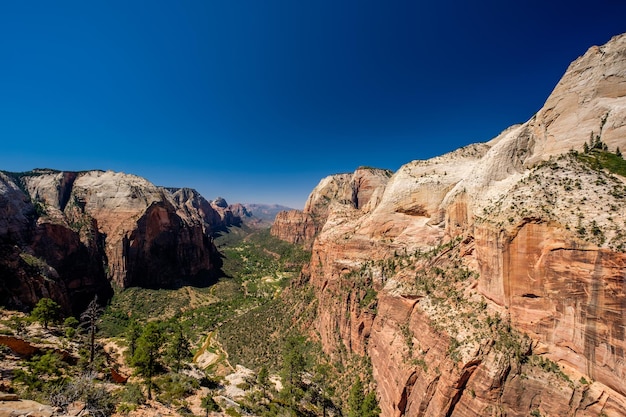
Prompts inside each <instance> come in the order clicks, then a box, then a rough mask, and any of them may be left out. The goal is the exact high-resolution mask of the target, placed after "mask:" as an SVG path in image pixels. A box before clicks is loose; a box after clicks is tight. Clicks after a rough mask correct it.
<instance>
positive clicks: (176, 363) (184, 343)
mask: <svg viewBox="0 0 626 417" xmlns="http://www.w3.org/2000/svg"><path fill="white" fill-rule="evenodd" d="M173 326H174V329H173V333H174V334H173V335H172V338H171V341H170V343H169V345H168V347H167V357H168V359H169V360H170V361H171V363H172V368H173V369H174V371H175V372H178V371H180V369H181V364H182V361H183V360H185V359H189V358H191V344H190V343H189V340H187V338H186V337H185V335H184V334H183V328H182V326H181V325H180V324H179V323H175V324H174V325H173Z"/></svg>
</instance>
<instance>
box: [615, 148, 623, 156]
mask: <svg viewBox="0 0 626 417" xmlns="http://www.w3.org/2000/svg"><path fill="white" fill-rule="evenodd" d="M615 155H617V156H619V157H620V158H622V151H620V150H619V146H618V147H617V149H615Z"/></svg>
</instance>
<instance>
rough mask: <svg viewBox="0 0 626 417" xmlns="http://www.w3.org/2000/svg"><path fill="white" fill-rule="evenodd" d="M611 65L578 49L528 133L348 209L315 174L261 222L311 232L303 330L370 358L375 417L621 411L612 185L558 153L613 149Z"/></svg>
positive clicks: (625, 206)
mask: <svg viewBox="0 0 626 417" xmlns="http://www.w3.org/2000/svg"><path fill="white" fill-rule="evenodd" d="M625 57H626V35H622V36H619V37H615V38H614V39H612V40H611V41H610V42H609V43H607V44H606V45H604V46H602V47H593V48H591V49H590V50H589V51H588V52H587V53H586V54H585V55H584V56H583V57H581V58H579V59H578V60H576V61H575V62H574V63H572V65H570V67H569V68H568V70H567V72H566V74H565V75H564V77H563V79H562V80H561V81H560V82H559V84H558V85H557V87H556V88H555V90H554V92H553V93H552V94H551V95H550V97H549V98H548V100H547V102H546V104H545V106H544V107H543V108H542V109H541V111H539V112H538V113H537V115H536V116H534V117H533V118H532V119H531V120H529V121H528V122H526V123H524V124H522V125H518V126H513V127H511V128H509V129H507V130H506V131H504V132H503V133H502V134H501V135H499V136H498V137H497V138H494V139H493V140H491V141H490V142H488V143H485V144H476V145H470V146H467V147H465V148H462V149H459V150H457V151H455V152H452V153H450V154H447V155H444V156H441V157H438V158H433V159H431V160H428V161H414V162H411V163H409V164H407V165H405V166H403V167H402V168H401V169H400V170H399V171H398V172H396V173H395V174H394V175H393V176H392V177H391V178H388V179H386V180H384V181H381V182H379V183H378V185H375V186H366V187H364V188H362V189H363V190H370V191H367V194H366V195H364V198H363V199H361V198H359V196H358V190H360V189H361V188H360V185H362V184H363V182H362V181H357V180H356V179H355V177H356V176H357V175H356V174H355V175H354V176H351V175H347V174H346V175H343V176H333V177H329V178H327V179H324V180H323V181H322V182H321V183H320V185H318V187H317V188H316V189H315V190H314V191H313V193H312V194H311V197H310V198H309V201H308V202H307V206H306V207H305V210H304V213H303V214H298V215H296V214H290V215H287V214H284V215H283V218H282V219H281V221H280V222H278V224H277V225H275V228H273V233H274V234H275V235H277V236H280V237H282V238H286V239H291V240H292V241H295V240H302V239H303V236H304V235H305V231H307V230H309V228H311V227H312V226H310V225H308V224H309V223H313V224H315V234H316V238H315V240H314V243H313V245H312V250H313V253H312V259H311V263H310V265H309V266H308V267H307V269H306V273H307V274H308V275H310V280H309V283H310V285H312V286H313V288H314V290H315V293H316V296H317V300H318V308H317V318H316V321H315V324H314V329H313V330H314V331H312V334H314V335H319V337H320V338H321V342H322V344H323V347H324V350H325V351H326V352H327V353H329V354H330V355H331V356H333V357H335V358H339V357H341V355H340V352H341V351H343V350H346V349H347V350H348V351H350V352H353V353H354V354H357V355H368V356H369V357H370V358H371V362H372V367H373V373H374V377H375V380H376V384H377V393H378V397H379V400H380V404H381V408H382V410H383V413H382V415H385V416H403V415H406V416H409V415H410V416H474V415H484V416H501V415H508V416H527V415H529V414H531V413H532V414H533V415H538V414H540V415H542V416H563V415H568V416H574V415H576V416H597V415H606V416H622V415H626V385H625V383H624V375H625V374H626V368H625V367H624V364H625V363H626V358H625V355H624V347H625V343H626V341H625V335H624V330H623V326H624V324H623V317H624V306H625V305H626V304H625V297H626V293H625V291H624V288H625V279H626V256H625V255H624V251H625V250H626V226H625V224H626V223H625V218H624V213H625V212H626V178H624V177H622V176H619V175H616V174H614V173H611V172H609V171H607V170H604V169H598V167H597V164H596V165H594V164H593V163H590V162H589V161H590V160H589V158H588V157H587V156H584V155H582V156H581V155H579V154H577V153H576V152H570V150H578V151H582V149H583V144H584V143H585V141H587V140H589V137H590V133H591V132H593V133H592V135H593V137H594V138H595V137H598V138H599V139H600V140H602V141H603V142H604V143H605V144H606V145H607V146H608V150H609V151H614V149H615V148H616V147H618V146H619V147H620V148H621V149H626V110H625V109H626V90H625V89H624V86H625V85H626V58H625ZM586 158H587V159H586ZM362 174H363V173H362ZM370 183H371V182H370ZM355 184H360V185H359V186H356V187H355V186H354V185H355ZM355 189H356V190H357V193H356V197H355V193H354V192H353V191H354V190H355ZM298 221H301V223H300V224H298ZM287 225H288V227H287ZM312 234H313V233H310V234H308V235H307V236H310V235H312ZM294 239H295V240H294Z"/></svg>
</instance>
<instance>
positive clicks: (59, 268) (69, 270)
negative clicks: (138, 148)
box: [0, 170, 241, 312]
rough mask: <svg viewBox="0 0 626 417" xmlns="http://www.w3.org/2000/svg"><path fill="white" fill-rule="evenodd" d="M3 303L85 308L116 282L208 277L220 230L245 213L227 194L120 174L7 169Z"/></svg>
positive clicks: (1, 196)
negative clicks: (214, 195)
mask: <svg viewBox="0 0 626 417" xmlns="http://www.w3.org/2000/svg"><path fill="white" fill-rule="evenodd" d="M0 180H1V181H0V210H2V214H3V216H2V223H0V242H1V245H0V246H1V250H2V254H1V256H0V261H1V262H0V268H1V269H2V272H3V282H2V288H1V289H2V296H1V297H0V298H1V299H2V302H3V304H4V305H6V306H9V307H14V308H27V307H32V305H34V304H35V303H36V302H37V301H38V300H39V299H40V298H41V297H51V298H53V299H55V300H57V301H58V302H59V303H60V304H61V305H62V306H63V307H64V308H65V309H66V311H69V310H74V312H80V311H82V309H83V308H84V307H85V306H86V304H87V303H89V301H91V299H92V298H93V296H94V295H96V294H98V295H99V296H100V297H101V299H105V300H106V299H108V298H109V297H110V296H111V294H112V288H113V286H117V287H120V288H126V287H129V286H144V287H152V288H160V287H173V286H177V285H180V284H181V283H183V282H189V281H193V282H195V283H197V284H202V283H203V282H205V283H206V282H208V281H207V279H208V276H209V275H210V273H211V271H213V270H214V269H216V268H218V267H219V266H220V260H219V255H218V254H217V250H216V248H215V246H214V245H213V242H212V238H211V233H212V232H213V231H215V230H219V229H223V228H225V227H228V226H230V225H232V224H239V223H240V222H241V218H240V217H238V216H237V215H235V214H234V213H233V211H232V210H231V209H230V207H229V206H228V204H227V203H226V202H225V201H224V200H223V199H218V200H216V201H213V202H209V201H207V200H205V199H204V198H203V197H202V196H201V195H200V194H198V193H197V192H196V191H195V190H191V189H185V188H182V189H165V188H162V187H157V186H155V185H153V184H151V183H150V182H148V181H147V180H145V179H143V178H140V177H137V176H133V175H128V174H123V173H115V172H111V171H107V172H103V171H88V172H80V173H77V172H58V171H52V170H36V171H33V172H29V173H22V174H8V173H7V174H4V173H0Z"/></svg>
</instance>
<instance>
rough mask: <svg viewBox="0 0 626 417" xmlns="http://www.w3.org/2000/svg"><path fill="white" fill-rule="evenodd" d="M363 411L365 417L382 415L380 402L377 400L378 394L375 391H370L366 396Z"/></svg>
mask: <svg viewBox="0 0 626 417" xmlns="http://www.w3.org/2000/svg"><path fill="white" fill-rule="evenodd" d="M361 410H362V413H361V415H362V416H363V417H378V416H379V415H380V411H381V410H380V407H379V406H378V400H377V399H376V393H375V392H374V391H370V392H368V393H367V395H365V399H364V400H363V406H362V407H361Z"/></svg>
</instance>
